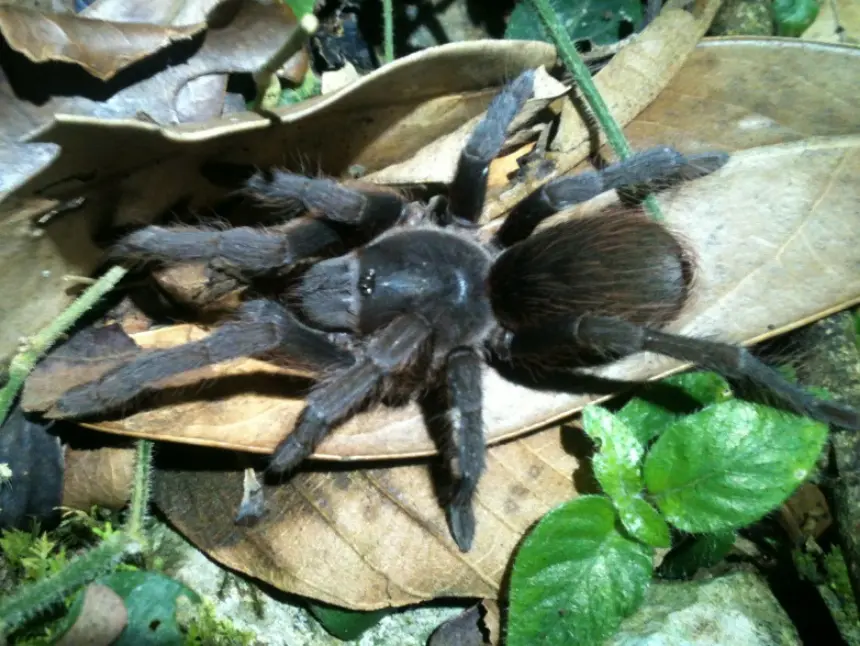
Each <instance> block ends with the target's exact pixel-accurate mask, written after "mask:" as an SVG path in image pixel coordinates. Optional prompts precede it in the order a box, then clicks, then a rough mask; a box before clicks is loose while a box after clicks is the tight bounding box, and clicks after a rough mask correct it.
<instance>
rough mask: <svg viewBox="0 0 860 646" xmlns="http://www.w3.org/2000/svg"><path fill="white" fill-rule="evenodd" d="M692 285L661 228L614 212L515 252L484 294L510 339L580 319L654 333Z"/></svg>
mask: <svg viewBox="0 0 860 646" xmlns="http://www.w3.org/2000/svg"><path fill="white" fill-rule="evenodd" d="M692 280H693V262H692V259H691V257H690V255H689V254H688V253H687V252H686V250H685V249H684V248H683V246H682V245H681V243H680V242H679V241H678V239H677V238H675V236H673V235H672V234H671V233H670V232H669V231H668V230H667V229H666V228H665V227H663V226H662V225H660V224H658V223H656V222H654V221H652V220H649V219H648V218H647V217H645V216H644V215H643V214H641V213H635V212H616V213H612V214H601V215H595V216H589V217H584V218H580V219H574V220H569V221H567V222H564V223H562V224H559V225H556V226H553V227H548V228H547V229H544V230H543V231H540V232H538V233H536V234H534V235H532V236H531V237H529V238H527V239H525V240H524V241H522V242H520V243H517V244H515V245H513V246H512V247H510V248H509V249H507V250H506V251H505V252H504V253H502V254H501V256H499V258H498V259H497V261H496V262H495V264H494V265H493V267H492V269H491V271H490V277H489V288H490V294H491V301H492V305H493V310H494V312H495V314H496V317H497V318H498V319H499V321H500V322H501V323H502V325H504V326H505V327H506V328H508V329H510V330H512V331H519V330H523V329H527V328H537V327H542V326H545V325H551V324H553V323H555V322H558V321H560V320H570V321H572V320H574V319H577V318H579V317H580V316H582V315H585V314H591V315H600V316H614V317H619V318H622V319H625V320H627V321H630V322H631V323H636V324H640V325H652V326H657V327H659V326H661V325H664V324H666V323H668V322H669V321H671V320H673V319H675V318H676V317H677V316H678V314H679V313H680V311H681V310H682V309H683V307H684V305H685V303H686V302H687V299H688V297H689V293H690V288H691V284H692Z"/></svg>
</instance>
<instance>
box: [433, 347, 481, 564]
mask: <svg viewBox="0 0 860 646" xmlns="http://www.w3.org/2000/svg"><path fill="white" fill-rule="evenodd" d="M481 363H482V362H481V358H480V357H479V356H478V355H477V354H476V353H475V351H474V350H470V349H466V348H462V349H458V350H454V352H452V353H451V354H450V356H449V357H448V365H447V380H446V386H447V390H448V406H449V410H448V422H449V423H450V426H451V434H450V441H449V442H447V443H445V444H443V445H442V454H443V458H444V459H445V461H446V462H447V464H448V470H449V472H450V474H451V476H452V479H453V484H452V486H451V492H450V496H449V498H448V500H447V502H446V511H447V515H448V526H449V528H450V530H451V536H452V537H453V538H454V541H455V542H456V543H457V547H459V548H460V551H461V552H468V551H469V550H470V549H472V540H473V539H474V537H475V510H474V508H473V504H472V499H473V498H474V496H475V490H476V489H477V488H478V481H479V480H480V478H481V473H482V472H483V470H484V465H485V453H486V449H485V441H484V423H483V417H482V388H481Z"/></svg>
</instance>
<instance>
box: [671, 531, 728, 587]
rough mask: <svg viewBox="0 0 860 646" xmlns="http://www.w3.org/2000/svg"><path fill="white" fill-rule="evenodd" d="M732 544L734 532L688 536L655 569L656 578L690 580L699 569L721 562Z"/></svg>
mask: <svg viewBox="0 0 860 646" xmlns="http://www.w3.org/2000/svg"><path fill="white" fill-rule="evenodd" d="M734 544H735V533H734V532H717V533H715V534H702V535H699V536H688V537H686V538H685V539H684V540H683V541H681V543H679V544H678V545H677V546H676V547H673V548H672V551H671V552H669V553H668V554H667V555H666V558H664V559H663V562H662V563H661V564H660V567H659V568H657V576H659V577H661V578H664V579H687V578H690V577H691V576H693V575H694V574H695V573H696V571H697V570H699V569H700V568H707V567H713V566H714V565H716V564H717V563H719V562H720V561H722V560H723V558H724V557H725V556H726V554H728V553H729V550H731V549H732V545H734Z"/></svg>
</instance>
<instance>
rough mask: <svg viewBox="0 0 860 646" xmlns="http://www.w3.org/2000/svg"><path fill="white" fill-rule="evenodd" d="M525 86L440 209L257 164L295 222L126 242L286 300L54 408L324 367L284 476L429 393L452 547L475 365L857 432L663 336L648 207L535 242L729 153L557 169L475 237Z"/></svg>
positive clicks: (684, 284) (658, 245) (248, 310)
mask: <svg viewBox="0 0 860 646" xmlns="http://www.w3.org/2000/svg"><path fill="white" fill-rule="evenodd" d="M533 82H534V71H526V72H524V73H523V74H521V75H520V76H518V77H517V78H516V79H514V80H513V81H511V82H509V83H508V84H507V85H506V86H505V87H504V88H503V89H502V91H501V92H500V93H499V94H498V95H497V96H496V97H495V98H494V99H493V101H492V102H491V103H490V106H489V108H488V110H487V112H486V114H485V116H484V118H483V119H482V120H481V121H480V122H479V123H478V125H477V126H476V128H475V129H474V131H473V132H472V134H471V135H470V137H469V138H468V140H467V142H466V144H465V147H464V149H463V150H462V152H461V154H460V158H459V161H458V166H457V170H456V174H455V177H454V179H453V182H452V184H451V185H450V187H449V191H448V193H447V197H443V196H436V197H434V198H432V199H430V200H429V201H428V202H407V201H406V200H405V199H404V198H403V197H402V196H401V195H399V194H398V193H395V192H393V191H391V190H388V189H385V188H384V187H374V186H371V185H345V184H340V183H338V182H335V181H334V180H331V179H326V178H308V177H304V176H301V175H295V174H291V173H288V172H285V171H281V170H275V171H271V172H259V173H257V174H255V175H253V176H252V177H251V178H250V179H248V180H247V188H248V191H249V192H250V193H251V194H252V195H254V196H256V197H257V198H258V199H260V200H262V201H263V202H264V203H267V204H270V205H280V206H282V207H284V208H288V209H292V210H295V209H296V207H297V206H298V207H300V208H301V209H303V210H304V211H305V212H306V213H305V215H304V216H302V217H296V218H293V219H291V220H290V221H289V222H287V224H286V225H284V226H283V227H282V228H279V229H277V230H273V229H265V228H255V227H236V228H228V229H221V230H215V229H205V228H199V227H198V228H194V227H187V228H179V227H161V226H147V227H145V228H142V229H140V230H138V231H136V232H133V233H131V234H129V235H127V236H126V237H124V238H122V239H121V240H120V241H119V242H118V244H117V245H116V247H115V249H114V251H113V254H114V257H115V258H118V259H122V260H124V261H138V262H139V261H156V262H161V263H167V264H170V263H181V262H205V263H209V264H210V265H211V266H214V267H218V268H222V269H225V268H229V269H230V270H231V271H232V272H233V273H234V275H239V276H241V277H242V278H243V280H244V281H245V282H246V283H248V284H249V285H251V286H252V287H253V286H254V285H256V284H258V283H260V282H261V279H263V278H266V279H271V278H272V276H283V275H285V274H288V273H290V271H292V270H294V269H295V267H296V266H298V265H300V264H301V263H304V264H305V267H304V269H303V270H302V271H300V272H298V275H297V277H295V278H294V280H292V281H287V282H284V283H282V284H283V285H284V287H283V288H279V289H280V291H278V290H274V292H273V293H269V294H265V292H264V291H262V290H256V291H255V290H253V289H251V290H249V292H248V295H246V297H245V299H244V301H243V303H242V305H241V306H240V308H239V310H238V313H237V315H236V317H235V318H234V319H232V320H230V321H228V322H225V323H223V324H221V325H220V326H218V327H216V328H215V329H214V331H213V332H212V333H211V334H210V335H208V336H207V337H205V338H203V339H201V340H199V341H194V342H191V343H186V344H184V345H180V346H177V347H174V348H169V349H159V350H150V351H146V352H144V353H143V354H142V355H140V356H139V357H137V358H135V359H133V360H131V361H130V362H129V363H127V364H125V365H122V366H119V367H117V368H115V369H113V370H112V371H111V372H109V373H107V374H105V375H104V376H102V377H101V378H99V379H98V380H96V381H93V382H90V383H87V384H84V385H82V386H78V387H76V388H74V389H72V390H70V391H68V392H66V393H65V394H64V395H63V396H62V397H61V398H60V399H59V401H58V402H57V404H56V409H57V411H58V412H59V413H60V415H61V416H64V417H84V416H93V415H98V414H104V413H105V412H106V411H109V410H111V409H115V408H117V407H118V406H121V405H124V404H127V403H129V402H131V401H132V400H134V399H135V398H137V397H138V396H139V395H141V394H142V393H144V392H145V391H146V390H147V389H148V388H150V387H151V385H152V384H154V383H155V382H158V381H160V380H163V379H165V378H167V377H169V376H171V375H176V374H178V373H182V372H186V371H189V370H193V369H197V368H201V367H203V366H207V365H212V364H216V363H219V362H223V361H227V360H232V359H237V358H240V357H261V358H270V359H271V358H275V359H278V360H285V361H287V362H290V363H292V364H295V365H302V366H307V367H308V368H310V369H312V370H313V371H314V373H315V374H318V375H319V377H318V378H317V379H316V380H315V382H314V385H313V386H312V388H311V389H310V391H309V393H308V394H307V397H306V400H305V405H304V409H303V411H302V413H301V414H300V416H299V418H298V419H297V421H296V423H295V427H294V428H293V429H292V432H291V433H289V434H288V435H286V437H285V438H284V439H283V440H282V441H281V442H280V443H279V444H278V446H277V448H276V449H275V451H274V453H273V455H272V456H271V459H270V461H269V467H268V468H269V470H270V471H272V472H275V473H285V472H290V471H291V470H293V469H294V468H295V467H297V466H298V465H299V464H300V463H301V462H302V461H303V460H305V458H307V457H308V456H310V455H311V453H312V452H313V450H314V448H315V447H316V446H317V445H318V444H319V443H320V441H321V440H322V439H323V438H325V437H326V435H328V434H329V433H330V432H331V431H332V429H334V428H335V427H337V426H338V425H339V424H341V423H342V422H344V421H345V420H346V419H347V418H349V417H351V416H352V415H355V414H356V413H357V412H358V411H359V410H361V409H363V408H366V407H367V406H370V405H374V404H378V403H382V402H386V401H389V400H392V399H394V398H398V397H399V398H400V399H403V398H407V399H408V398H410V397H411V398H415V399H417V400H419V401H423V400H425V399H426V398H427V397H430V396H431V395H432V396H438V395H440V394H441V396H442V399H441V401H442V403H443V404H444V406H445V407H446V411H447V412H446V415H445V420H446V426H447V432H448V438H447V441H446V442H444V443H443V444H442V446H441V452H442V455H443V459H444V460H445V463H446V465H447V468H448V470H449V472H450V474H451V485H450V489H449V492H448V494H446V498H447V499H446V500H444V501H443V503H444V506H445V510H446V515H447V519H448V525H449V529H450V531H451V535H452V537H453V538H454V540H455V542H456V543H457V545H458V547H459V548H460V549H461V550H462V551H464V552H465V551H468V550H469V549H471V545H472V541H473V537H474V532H475V517H474V512H473V497H474V495H475V491H476V488H477V485H478V481H479V478H480V476H481V472H482V470H483V469H484V461H485V442H484V435H483V426H482V386H481V374H482V366H483V364H484V363H485V362H487V361H488V360H492V361H499V362H501V363H502V364H505V365H516V364H522V365H534V366H539V367H555V368H558V369H565V368H566V367H570V366H578V365H582V364H583V363H588V362H591V363H595V362H596V363H601V362H602V363H606V362H608V361H611V360H614V359H615V358H618V357H622V356H625V355H629V354H633V353H637V352H640V351H650V352H655V353H659V354H663V355H667V356H670V357H674V358H677V359H680V360H683V361H689V362H692V363H695V364H698V365H701V366H705V367H708V368H710V369H713V370H715V371H717V372H720V373H722V374H724V375H726V376H729V377H738V378H746V379H749V380H751V381H752V382H754V383H756V384H758V385H759V386H761V387H763V388H765V389H766V390H768V391H770V392H772V393H775V394H776V395H777V396H778V397H780V398H781V399H782V400H783V401H784V402H785V403H786V404H787V405H788V406H789V407H790V408H792V409H794V410H797V411H799V412H802V413H804V414H806V415H808V416H809V417H812V418H814V419H817V420H821V421H824V422H828V423H836V424H839V425H841V426H845V427H850V428H857V427H858V426H860V415H858V413H857V412H856V411H854V410H851V409H849V408H846V407H842V406H840V405H838V404H836V403H833V402H828V401H824V400H821V399H818V398H816V397H814V396H812V395H811V394H809V393H807V392H806V391H804V390H803V389H801V388H799V387H798V386H795V385H793V384H791V383H790V382H788V381H786V380H785V379H784V378H783V377H782V376H781V375H780V374H779V373H778V372H776V371H775V370H773V369H771V368H770V367H768V366H767V365H766V364H764V363H762V362H761V361H759V360H758V359H756V358H755V357H754V356H753V355H752V354H750V353H749V352H748V351H747V350H745V349H743V348H741V347H737V346H734V345H730V344H726V343H720V342H716V341H712V340H704V339H697V338H688V337H685V336H680V335H676V334H670V333H667V332H664V331H661V328H663V327H664V326H666V325H667V324H668V323H670V322H672V321H674V320H675V319H677V318H678V316H679V314H680V312H681V311H682V309H683V308H684V306H685V304H686V303H687V302H688V300H689V299H690V296H691V292H692V284H693V276H694V262H693V259H692V256H691V255H690V254H689V253H688V251H687V250H686V249H685V248H684V247H683V245H682V244H681V242H680V241H679V240H678V239H677V238H676V237H675V236H674V235H672V233H670V232H669V231H668V230H667V229H666V228H665V227H664V226H662V225H661V224H659V223H657V222H655V221H652V220H650V219H648V218H647V217H646V216H645V215H644V214H642V213H636V212H627V213H613V214H605V213H604V214H598V215H594V216H586V217H582V218H579V219H572V220H568V221H565V222H563V223H561V224H557V225H555V226H550V227H546V228H544V229H543V230H540V231H537V232H536V231H535V229H536V228H537V227H538V225H539V224H540V223H541V222H542V221H544V220H545V219H547V218H548V217H549V216H551V215H553V214H555V213H556V212H558V211H561V210H563V209H566V208H568V207H570V206H571V205H574V204H577V203H580V202H583V201H585V200H588V199H590V198H592V197H594V196H596V195H598V194H600V193H603V192H604V191H607V190H610V189H617V188H624V187H629V186H641V185H648V184H649V183H653V182H664V181H668V180H671V179H672V178H676V179H677V178H681V179H695V178H696V177H699V176H702V175H704V174H707V173H709V172H712V171H713V170H715V169H717V168H719V167H720V166H722V165H723V164H724V163H725V162H726V160H727V155H725V154H723V153H705V154H700V155H695V156H684V155H682V154H681V153H679V152H677V151H675V150H673V149H671V148H667V147H659V148H653V149H648V150H645V151H642V152H639V153H636V154H634V155H633V156H631V157H629V158H627V159H625V160H623V161H619V162H617V163H615V164H612V165H609V166H607V167H605V168H604V169H603V170H598V171H590V172H585V173H582V174H579V175H575V176H565V177H560V178H557V179H554V180H553V181H550V182H549V183H547V184H545V185H544V186H543V187H542V188H540V189H538V190H536V191H535V192H533V193H532V194H531V195H530V196H529V197H528V198H527V199H525V200H524V201H523V202H521V203H520V204H519V205H518V206H517V207H516V208H515V209H514V210H513V211H512V212H511V213H510V214H509V216H508V217H507V219H506V220H505V221H504V222H503V224H502V226H501V227H500V228H499V229H498V230H497V231H496V233H495V234H494V235H492V237H489V236H484V237H482V236H481V232H480V231H479V229H478V227H477V220H478V218H479V215H480V213H481V210H482V208H483V206H484V201H485V193H486V188H487V174H488V167H489V164H490V162H491V161H492V160H493V159H494V157H496V156H497V155H498V154H499V152H500V151H501V149H502V146H503V144H504V141H505V137H506V130H507V129H508V127H509V125H510V124H511V122H512V120H513V119H514V117H515V116H516V114H517V113H518V112H519V111H520V110H521V108H522V107H523V105H524V103H525V102H526V100H527V99H528V98H530V96H531V94H532V89H533ZM261 294H262V295H261ZM285 430H286V429H285Z"/></svg>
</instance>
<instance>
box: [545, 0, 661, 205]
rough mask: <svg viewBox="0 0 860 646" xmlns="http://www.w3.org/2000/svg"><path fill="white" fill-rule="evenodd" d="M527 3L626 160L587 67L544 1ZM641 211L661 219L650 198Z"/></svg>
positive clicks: (623, 143)
mask: <svg viewBox="0 0 860 646" xmlns="http://www.w3.org/2000/svg"><path fill="white" fill-rule="evenodd" d="M529 2H530V3H531V5H532V8H533V9H534V10H535V12H537V14H538V16H539V17H540V20H541V22H542V23H543V25H544V27H545V28H546V30H547V33H549V35H550V37H551V38H552V40H553V42H554V43H555V46H556V49H557V50H558V53H559V56H561V60H562V61H563V62H564V65H565V67H567V69H568V71H569V72H570V73H571V74H572V75H573V79H574V81H576V84H577V85H578V86H579V89H580V91H581V92H582V95H583V97H585V100H586V101H587V102H588V105H589V107H590V108H591V111H592V112H593V113H594V116H595V118H596V119H597V122H598V123H599V124H600V126H601V128H603V131H604V132H605V133H606V140H607V141H608V142H609V145H610V146H611V147H612V150H614V151H615V154H616V155H618V157H619V159H627V158H628V157H630V155H631V154H632V150H631V149H630V144H629V143H628V142H627V138H626V137H625V136H624V132H623V131H622V129H621V126H619V125H618V122H617V121H616V120H615V117H613V116H612V113H611V112H610V111H609V107H608V106H607V105H606V102H605V101H604V100H603V97H602V96H600V92H598V91H597V87H596V86H595V85H594V81H592V79H591V73H590V72H589V71H588V66H586V64H585V62H584V61H583V60H582V58H581V57H580V55H579V52H577V51H576V46H575V45H574V44H573V41H572V40H571V39H570V36H569V35H568V33H567V32H566V31H565V30H564V28H563V27H562V26H561V23H560V22H559V20H558V16H557V15H556V13H555V11H553V9H552V7H550V6H549V2H548V0H529ZM645 207H646V208H647V209H648V212H649V213H650V215H651V217H652V218H654V219H655V220H662V219H663V214H662V212H661V210H660V206H659V205H658V204H657V200H655V199H654V196H653V195H649V196H648V197H646V198H645Z"/></svg>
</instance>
